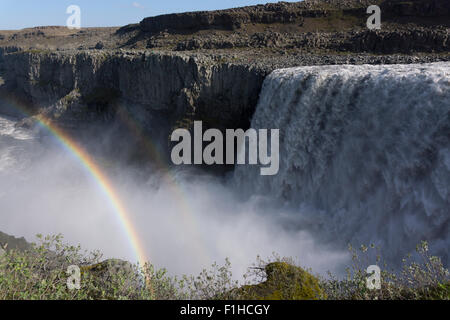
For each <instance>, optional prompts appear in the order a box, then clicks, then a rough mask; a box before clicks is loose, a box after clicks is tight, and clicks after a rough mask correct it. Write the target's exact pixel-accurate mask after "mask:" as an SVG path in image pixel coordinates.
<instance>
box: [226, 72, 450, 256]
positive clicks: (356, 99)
mask: <svg viewBox="0 0 450 320" xmlns="http://www.w3.org/2000/svg"><path fill="white" fill-rule="evenodd" d="M251 126H252V127H253V128H255V129H262V128H267V129H277V128H278V129H280V171H279V173H278V175H276V176H260V175H259V169H258V168H255V167H253V168H252V167H250V166H239V167H238V168H237V170H236V172H235V182H236V183H237V184H238V185H240V186H244V188H245V189H246V190H247V191H248V192H251V193H260V194H265V195H272V196H274V197H275V198H278V199H280V200H284V201H286V202H288V203H289V204H290V205H292V206H293V207H294V210H293V211H294V214H295V215H296V219H295V220H293V221H297V224H298V225H299V226H300V227H301V226H303V228H305V229H311V228H312V229H314V228H316V229H317V230H318V231H319V230H320V231H323V236H325V237H326V238H327V239H328V240H331V241H333V242H341V243H346V242H351V243H353V244H362V243H364V244H368V243H377V244H380V245H382V247H383V251H384V253H385V256H386V258H387V259H389V260H397V261H398V260H399V259H400V258H401V257H402V256H403V255H404V254H406V253H407V252H410V251H412V250H413V248H414V246H415V245H416V244H418V243H419V242H420V241H421V240H428V241H430V243H431V245H432V247H434V248H435V250H436V252H438V253H439V254H440V255H441V256H442V257H443V260H444V262H445V261H447V263H448V260H449V258H448V247H449V245H450V237H449V218H450V143H449V139H450V63H433V64H421V65H389V66H369V65H361V66H314V67H299V68H290V69H281V70H276V71H274V72H273V73H272V74H270V75H269V76H268V77H267V78H266V80H265V82H264V85H263V88H262V92H261V94H260V100H259V103H258V106H257V109H256V112H255V114H254V117H253V119H252V123H251Z"/></svg>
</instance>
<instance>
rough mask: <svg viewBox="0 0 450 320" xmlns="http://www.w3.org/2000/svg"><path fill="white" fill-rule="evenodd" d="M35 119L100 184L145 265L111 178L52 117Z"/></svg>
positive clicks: (10, 101) (14, 102) (141, 248)
mask: <svg viewBox="0 0 450 320" xmlns="http://www.w3.org/2000/svg"><path fill="white" fill-rule="evenodd" d="M0 99H1V100H2V101H3V102H4V101H6V102H7V103H8V106H12V107H13V108H14V109H16V110H18V111H20V112H21V113H23V114H24V115H27V116H29V115H30V113H29V112H28V108H27V107H26V106H25V105H24V104H23V103H21V102H19V101H17V99H14V98H12V97H8V96H6V95H4V94H2V95H1V96H0ZM35 119H36V120H37V121H38V123H39V124H40V125H41V126H42V127H44V128H45V129H47V130H48V131H49V132H50V133H51V134H52V135H53V136H54V137H56V139H57V140H58V141H59V142H60V143H61V144H62V145H63V146H64V147H65V148H66V149H67V150H69V151H70V152H71V153H72V154H73V155H74V156H75V157H76V158H77V159H78V160H79V162H80V163H81V164H82V165H83V167H84V168H85V169H86V170H87V171H88V172H89V173H90V175H91V176H92V177H93V178H94V179H95V181H96V182H97V184H98V186H99V187H100V189H101V190H102V192H103V193H104V195H105V196H106V197H107V198H108V200H109V202H110V203H111V205H112V207H113V208H114V211H115V212H116V215H117V217H118V219H119V220H120V224H121V226H122V227H123V229H124V231H125V233H126V234H127V237H128V239H129V241H130V245H131V247H132V248H133V251H134V256H135V258H136V260H137V261H138V262H139V263H140V264H141V265H142V266H143V265H144V264H145V263H146V262H147V261H148V259H147V258H148V257H147V255H146V251H145V249H144V248H145V247H144V245H143V244H142V243H141V241H140V240H139V234H138V232H137V231H136V229H135V228H134V226H133V224H132V222H131V220H130V214H129V213H128V212H127V209H126V207H125V205H124V204H123V202H122V200H121V199H120V196H119V195H118V193H117V192H116V190H115V189H114V186H113V184H112V183H111V181H110V179H109V178H108V177H107V176H106V174H105V173H103V172H102V170H101V168H100V166H99V165H98V164H97V163H96V162H95V160H94V159H93V158H92V157H91V156H90V155H89V154H88V153H87V152H86V151H85V150H84V149H83V148H82V147H81V146H80V145H79V144H78V143H77V142H76V141H75V140H74V139H72V138H71V137H70V136H69V135H68V134H67V133H66V132H64V131H63V130H62V129H61V128H59V127H58V126H57V125H55V124H54V123H52V122H51V120H50V119H47V118H46V117H45V116H43V115H39V116H36V117H35Z"/></svg>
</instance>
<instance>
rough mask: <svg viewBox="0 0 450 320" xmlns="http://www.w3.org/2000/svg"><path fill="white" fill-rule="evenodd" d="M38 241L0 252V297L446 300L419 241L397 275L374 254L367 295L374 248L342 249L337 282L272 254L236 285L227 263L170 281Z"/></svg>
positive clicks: (155, 272) (447, 285)
mask: <svg viewBox="0 0 450 320" xmlns="http://www.w3.org/2000/svg"><path fill="white" fill-rule="evenodd" d="M38 240H39V244H32V245H31V246H30V247H23V246H22V247H21V248H20V249H18V248H13V249H11V248H7V247H6V245H3V249H0V299H19V300H20V299H45V300H54V299H70V300H77V299H79V300H97V299H137V300H154V299H159V300H175V299H234V300H239V299H252V300H275V299H286V300H304V299H308V300H310V299H369V300H371V299H445V300H448V299H450V281H449V272H448V270H447V269H445V268H444V267H443V265H442V263H441V261H440V259H439V258H437V257H433V256H431V255H429V252H428V244H427V243H426V242H423V243H422V244H421V245H419V246H418V247H417V253H418V256H419V257H420V259H421V261H420V262H417V261H415V260H414V259H413V258H412V257H411V256H409V257H408V258H407V259H404V260H403V269H402V271H401V272H399V273H394V272H392V271H388V270H387V267H386V266H385V265H384V266H383V267H381V261H380V260H381V259H380V258H379V255H377V258H376V261H377V265H379V266H380V268H381V269H382V271H381V289H379V290H369V289H367V286H366V280H367V273H366V267H367V266H368V265H370V263H369V260H370V259H369V258H368V257H369V255H368V254H369V253H370V252H371V251H372V250H376V251H377V252H378V250H379V249H378V248H375V247H374V246H370V247H365V246H362V247H361V248H360V249H359V250H354V249H353V248H350V250H351V252H352V254H353V265H352V267H350V268H349V269H348V275H347V277H346V279H343V280H338V279H336V278H335V277H334V276H332V275H329V276H328V277H326V278H325V277H319V276H314V275H313V274H312V272H311V271H310V270H305V269H303V268H301V267H299V266H296V265H295V263H294V261H293V260H292V259H287V258H280V257H278V256H275V255H274V257H273V258H271V259H270V260H269V261H264V260H262V259H261V258H260V257H258V258H257V261H256V263H255V264H254V265H253V266H252V267H250V268H249V269H248V272H247V274H245V275H244V283H240V282H238V281H235V280H233V276H232V273H231V263H230V262H229V260H225V264H224V265H223V266H219V265H217V264H213V265H212V266H211V268H210V269H208V270H206V269H205V270H203V271H202V272H201V273H200V274H199V275H198V276H196V277H194V276H182V277H180V278H178V277H172V276H169V274H168V272H167V270H165V269H156V268H155V267H154V266H152V265H150V264H146V265H145V266H140V265H133V264H131V263H128V262H125V261H120V260H106V261H103V262H101V254H100V253H99V252H85V251H82V250H81V248H80V246H77V247H75V246H71V245H68V244H64V243H63V242H62V237H61V236H60V235H58V236H47V237H42V236H41V235H38ZM4 249H6V250H4ZM72 265H76V266H79V271H80V282H79V284H80V288H79V289H73V290H70V289H69V288H68V285H67V283H68V280H70V279H71V277H72V275H73V273H67V271H68V267H69V266H72ZM69 283H72V282H71V281H69Z"/></svg>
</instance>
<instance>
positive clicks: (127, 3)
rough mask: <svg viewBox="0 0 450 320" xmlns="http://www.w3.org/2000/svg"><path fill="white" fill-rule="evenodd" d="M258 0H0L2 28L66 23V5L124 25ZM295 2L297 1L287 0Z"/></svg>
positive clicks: (84, 17) (87, 19) (86, 23)
mask: <svg viewBox="0 0 450 320" xmlns="http://www.w3.org/2000/svg"><path fill="white" fill-rule="evenodd" d="M266 2H276V1H268V0H267V1H257V0H222V1H217V0H164V1H160V0H159V1H158V0H0V30H5V29H21V28H26V27H35V26H48V25H65V23H66V20H67V18H68V16H69V15H68V14H66V8H67V7H68V6H69V5H78V6H79V7H80V8H81V24H82V25H81V26H82V27H94V26H96V27H105V26H122V25H126V24H129V23H136V22H139V21H141V20H142V19H143V18H144V17H149V16H154V15H158V14H163V13H172V12H184V11H196V10H212V9H226V8H231V7H237V6H245V5H254V4H264V3H266ZM288 2H295V1H288Z"/></svg>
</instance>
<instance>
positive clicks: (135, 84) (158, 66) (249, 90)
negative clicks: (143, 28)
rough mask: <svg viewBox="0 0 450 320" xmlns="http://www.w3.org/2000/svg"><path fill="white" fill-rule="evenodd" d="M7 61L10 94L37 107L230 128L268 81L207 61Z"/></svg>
mask: <svg viewBox="0 0 450 320" xmlns="http://www.w3.org/2000/svg"><path fill="white" fill-rule="evenodd" d="M4 60H5V64H6V65H7V67H6V72H5V74H4V79H5V86H6V87H7V89H6V90H7V91H9V92H14V93H15V95H17V96H21V97H22V98H25V100H26V101H28V102H29V104H30V105H34V106H35V107H37V108H38V109H39V110H44V109H48V108H54V109H55V112H57V111H61V112H64V113H66V114H67V113H70V112H71V111H73V112H72V113H76V112H77V110H76V108H75V109H74V108H73V107H74V106H76V105H75V104H76V103H78V105H79V106H81V105H83V106H84V107H83V108H84V110H83V111H87V113H89V112H94V113H95V112H99V111H108V110H99V108H100V109H101V108H106V109H107V108H108V107H111V106H112V105H113V104H120V105H123V106H126V107H127V108H138V109H140V111H141V112H149V113H151V112H154V113H160V114H164V115H165V116H167V117H169V118H171V119H175V120H180V119H183V118H185V117H187V116H189V115H191V116H192V115H193V114H195V116H196V117H197V118H205V119H210V120H211V121H213V120H214V119H217V118H218V117H219V116H220V124H221V125H222V126H230V127H234V126H239V125H245V124H242V123H239V121H236V119H242V120H244V121H245V120H247V121H249V117H250V115H251V114H252V111H253V110H252V106H254V105H255V104H256V100H257V97H258V93H259V90H260V86H261V84H262V81H263V79H264V76H265V73H264V71H262V70H258V69H252V68H245V67H244V66H240V65H230V64H218V63H214V61H213V60H211V59H210V58H208V57H202V56H199V57H195V56H187V55H182V54H157V53H150V52H115V53H114V52H109V53H106V52H98V51H97V52H83V53H77V52H74V53H45V52H25V53H20V54H8V55H4ZM86 108H87V109H86ZM110 111H111V110H110ZM80 116H81V115H80ZM247 125H248V124H247Z"/></svg>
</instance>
